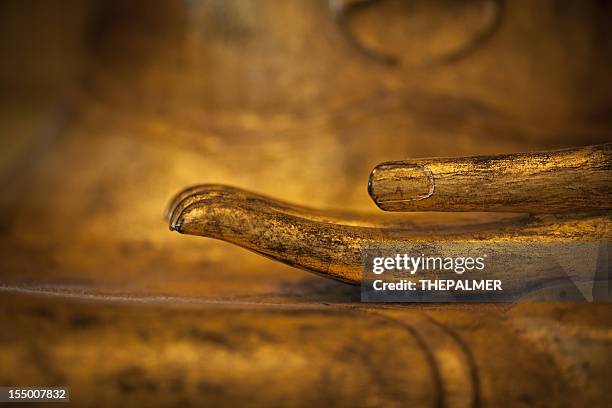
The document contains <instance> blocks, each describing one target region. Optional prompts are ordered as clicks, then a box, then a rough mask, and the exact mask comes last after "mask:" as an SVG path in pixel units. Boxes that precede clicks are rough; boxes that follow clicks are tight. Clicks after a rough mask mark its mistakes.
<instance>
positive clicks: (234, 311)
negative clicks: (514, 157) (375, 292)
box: [0, 0, 612, 407]
mask: <svg viewBox="0 0 612 408" xmlns="http://www.w3.org/2000/svg"><path fill="white" fill-rule="evenodd" d="M68 1H69V2H68V4H66V5H65V6H63V7H57V5H56V4H54V3H52V2H30V1H5V2H2V4H1V5H0V20H1V23H0V32H1V34H2V36H1V37H0V39H1V40H2V42H1V43H0V52H1V55H2V58H3V59H2V61H3V63H2V64H0V86H2V91H3V92H1V93H0V177H1V179H2V182H3V189H2V193H1V195H0V209H1V211H0V321H1V322H2V326H1V327H2V328H3V329H2V330H0V343H1V344H0V384H2V385H40V384H47V385H55V384H62V385H68V386H70V387H71V391H72V392H71V396H72V398H73V401H74V404H75V405H79V406H82V405H90V406H96V405H97V406H143V405H146V406H155V405H165V406H176V405H181V406H190V405H191V406H202V405H205V404H206V402H207V401H210V404H211V405H215V406H223V405H225V406H236V405H238V404H239V403H245V401H247V402H248V403H251V405H253V406H271V405H292V406H300V405H308V406H312V405H320V406H325V405H332V404H333V405H338V406H342V405H344V406H350V407H357V406H381V405H386V406H394V405H395V406H404V405H406V401H407V402H409V403H412V405H413V406H418V405H426V406H504V405H505V406H517V405H530V406H550V405H568V406H584V405H600V406H601V405H606V398H607V395H606V392H607V391H608V390H607V385H608V384H609V383H610V382H611V381H610V373H609V370H608V371H606V369H607V366H606V362H607V361H609V359H608V357H609V355H610V344H611V340H610V336H611V327H612V322H611V321H610V316H612V314H611V313H610V306H609V305H606V304H603V305H587V304H582V305H577V304H520V305H501V306H500V305H489V304H479V305H474V306H472V305H461V304H458V305H431V306H411V305H406V306H403V307H399V306H397V307H396V306H394V307H393V308H392V310H388V309H382V308H377V307H374V306H372V305H369V306H360V305H359V304H358V303H357V302H358V300H359V293H358V291H357V288H355V287H353V286H350V285H345V284H343V283H340V282H334V281H332V280H329V279H321V278H320V277H318V276H313V275H312V274H309V273H307V272H304V271H301V270H298V269H296V268H292V267H289V266H287V265H283V264H281V263H279V262H275V261H273V260H269V259H266V258H264V257H261V256H259V255H257V254H253V253H251V252H249V251H245V250H243V249H242V248H237V247H235V246H233V245H231V244H228V243H226V242H221V241H218V240H208V239H202V238H199V237H190V236H178V234H176V233H170V232H169V231H168V223H167V220H166V219H165V217H164V215H163V214H162V210H163V208H164V206H166V205H167V200H168V198H169V197H171V196H172V195H173V194H175V193H176V192H177V191H180V190H181V189H183V188H184V187H185V186H189V185H198V184H201V183H214V184H223V185H233V186H237V187H238V188H240V189H244V190H247V191H255V192H258V193H259V194H263V195H265V196H269V197H277V198H282V199H283V200H287V201H288V202H291V203H296V204H297V205H300V206H303V205H307V206H309V207H313V208H322V209H327V208H330V207H335V208H341V209H343V210H347V211H350V212H353V211H356V212H363V213H365V216H364V215H360V216H359V217H358V219H349V220H348V221H343V222H346V223H347V224H348V225H361V226H366V227H367V226H370V225H371V226H376V225H407V226H408V228H415V229H416V230H418V231H420V232H419V233H421V232H423V233H430V231H431V233H436V231H437V230H439V229H444V230H446V228H449V226H453V225H455V226H457V225H459V226H462V225H463V226H464V225H466V224H468V225H474V224H475V223H482V224H487V223H489V222H496V223H498V222H501V223H502V224H500V225H508V228H516V226H513V222H516V225H521V223H522V222H523V221H525V220H526V219H530V218H529V217H528V216H519V217H518V218H517V219H516V220H515V221H512V220H513V219H514V217H516V216H513V215H506V214H494V215H483V214H471V213H466V214H443V213H429V214H414V215H404V214H401V215H398V214H378V215H376V216H374V218H371V215H372V214H376V213H381V211H379V210H378V209H377V208H376V207H375V205H374V204H373V203H372V202H371V200H370V198H369V197H368V194H367V191H366V189H365V186H364V185H365V183H366V181H367V178H368V174H369V172H370V171H371V169H372V168H374V166H375V165H377V164H378V163H382V162H385V161H388V160H402V159H406V158H417V157H441V156H446V157H458V156H466V155H484V154H499V153H510V152H521V151H534V150H541V149H554V148H562V147H570V146H582V145H592V144H600V143H605V142H609V141H610V140H609V138H610V134H611V131H612V124H611V123H610V120H609V114H608V113H609V107H610V100H611V97H612V82H610V80H609V72H610V62H609V57H608V56H609V55H610V41H609V40H608V39H609V38H610V35H611V32H610V29H611V27H612V25H610V24H609V18H610V17H609V16H610V13H609V8H607V7H606V6H605V5H604V4H603V3H601V2H594V1H593V2H589V1H576V2H567V3H566V4H565V5H564V6H563V7H561V6H559V4H560V3H559V2H555V1H552V0H551V1H546V0H538V1H524V2H504V13H503V16H502V23H501V24H500V25H499V27H498V28H497V29H496V30H495V32H494V33H492V35H491V36H490V37H489V38H488V39H487V40H486V41H485V42H483V43H481V44H479V46H478V48H477V49H474V50H473V51H472V52H470V53H469V54H467V55H465V56H463V57H462V58H460V59H458V60H456V61H454V62H452V63H450V64H443V65H439V64H433V65H432V64H430V65H426V66H423V65H420V64H419V63H416V64H412V61H415V62H419V61H426V60H430V58H429V57H430V56H431V54H428V51H430V50H432V51H434V52H435V55H445V54H446V52H447V51H448V50H449V49H451V48H452V49H455V45H457V44H459V45H460V47H459V48H461V46H463V45H464V44H468V43H469V42H470V39H473V36H474V32H475V30H474V27H475V25H474V24H471V22H472V21H473V20H472V17H471V16H475V17H476V18H479V16H481V14H478V13H476V14H472V10H474V9H472V8H471V7H472V6H474V4H476V3H475V2H452V3H453V4H457V6H456V7H457V8H458V9H457V11H458V12H460V13H459V14H457V13H455V12H452V13H449V12H448V10H447V9H446V8H445V6H444V4H446V2H442V3H438V2H434V1H425V2H422V3H420V4H421V6H420V8H418V9H417V11H418V12H417V13H413V14H410V16H411V17H410V18H411V20H410V24H407V25H406V27H413V28H414V29H415V30H417V31H420V32H421V33H423V35H420V36H419V37H418V38H416V37H408V36H393V40H394V41H393V42H392V41H389V42H387V44H390V45H391V46H392V47H393V49H392V50H391V51H392V52H393V53H394V54H396V53H397V52H398V50H399V51H401V50H406V55H405V56H402V57H403V61H406V63H400V64H397V65H396V66H393V67H389V66H386V65H384V64H380V63H379V62H378V61H375V60H371V59H370V58H368V57H364V56H363V55H362V54H361V53H360V52H359V51H357V50H356V49H355V47H354V46H353V45H351V44H350V42H349V41H347V38H346V35H345V34H344V33H343V32H342V30H341V29H340V28H339V27H338V22H337V19H336V18H335V17H334V16H333V15H332V13H330V8H329V3H328V2H327V1H311V0H304V1H294V0H274V1H252V2H246V1H233V0H213V1H206V2H191V1H190V2H177V1H174V0H171V1H170V0H169V1H157V2H155V4H154V5H152V4H151V2H149V1H147V2H144V1H134V0H132V1H95V0H92V1H85V2H83V1H78V2H77V1H71V0H68ZM412 3H414V2H412ZM483 3H486V2H483ZM478 4H480V3H478ZM380 6H383V4H382V3H381V4H380ZM476 6H477V5H476ZM464 7H467V8H464ZM369 10H370V11H371V12H375V13H377V14H376V15H374V16H373V17H372V18H370V17H368V16H366V15H365V14H364V15H362V16H363V17H364V19H358V20H355V19H353V20H351V22H350V24H351V25H350V26H349V28H350V29H351V30H353V31H352V32H351V33H352V34H353V36H355V37H356V38H357V39H359V40H365V39H367V37H368V36H369V37H370V38H374V39H378V40H377V41H380V39H384V38H385V36H386V35H387V34H385V31H380V27H385V28H386V27H389V28H391V29H393V27H402V21H401V19H396V20H395V23H394V25H388V26H387V25H384V24H381V21H383V22H384V21H386V20H387V19H391V18H396V17H399V16H403V15H404V14H397V15H395V14H394V15H390V14H389V13H388V12H387V11H381V12H380V13H378V11H377V10H381V9H378V5H374V4H373V5H372V8H370V9H369ZM419 10H420V11H419ZM438 10H440V12H441V13H442V14H441V15H440V14H439V13H440V12H439V11H438ZM370 11H364V12H367V13H369V12H370ZM421 12H423V13H424V14H421ZM427 16H434V17H435V16H439V17H440V19H439V20H437V21H445V22H446V24H442V25H440V24H436V25H429V24H427V22H428V21H430V20H429V17H427ZM448 16H464V17H457V18H450V19H448V18H447V17H448ZM354 17H355V16H354ZM349 18H351V16H349ZM381 18H382V20H381ZM466 18H467V19H468V20H467V21H468V23H469V24H466ZM488 22H490V21H489V20H487V21H485V23H488ZM413 23H415V24H416V25H413ZM485 25H486V24H485ZM477 27H484V26H483V25H477ZM432 30H433V31H432ZM368 33H370V34H369V35H368ZM364 34H365V36H364ZM426 34H432V35H431V36H429V35H426ZM436 39H449V40H448V41H450V40H452V39H456V40H457V42H455V43H452V44H450V45H451V46H452V47H447V45H448V44H447V43H446V42H445V41H446V40H444V41H442V42H441V43H440V44H439V47H438V46H436V44H435V41H437V40H436ZM366 45H367V46H370V43H367V44H366ZM374 45H376V44H374ZM237 203H240V201H238V202H237ZM315 213H317V212H315ZM325 213H327V211H325ZM308 214H309V215H308V217H312V212H310V211H308ZM318 214H319V216H320V217H321V216H322V215H321V214H322V213H320V212H319V213H318ZM335 217H336V215H334V218H335ZM521 217H523V218H521ZM532 219H536V220H541V221H542V222H544V223H549V224H548V225H550V223H552V224H556V223H557V222H559V220H558V219H557V218H556V217H555V216H538V217H535V218H532ZM343 220H344V219H343ZM563 220H565V221H567V222H564V221H563ZM561 221H563V228H562V230H561V231H566V232H568V233H569V234H571V235H575V234H578V233H580V231H581V230H582V228H587V227H588V222H585V219H578V220H573V221H570V219H568V218H565V217H563V218H562V219H561ZM398 223H399V224H398ZM410 226H413V227H410ZM457 228H458V229H459V230H460V231H463V232H465V229H463V227H457ZM479 228H480V227H479ZM482 228H485V227H484V226H482ZM546 230H547V231H550V229H546ZM587 230H588V229H587ZM542 231H543V230H538V228H537V227H535V229H534V232H533V233H534V234H543V233H544V232H542ZM381 314H382V317H381ZM388 314H390V315H388ZM5 328H7V329H5ZM397 384H400V386H398V385H397Z"/></svg>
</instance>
